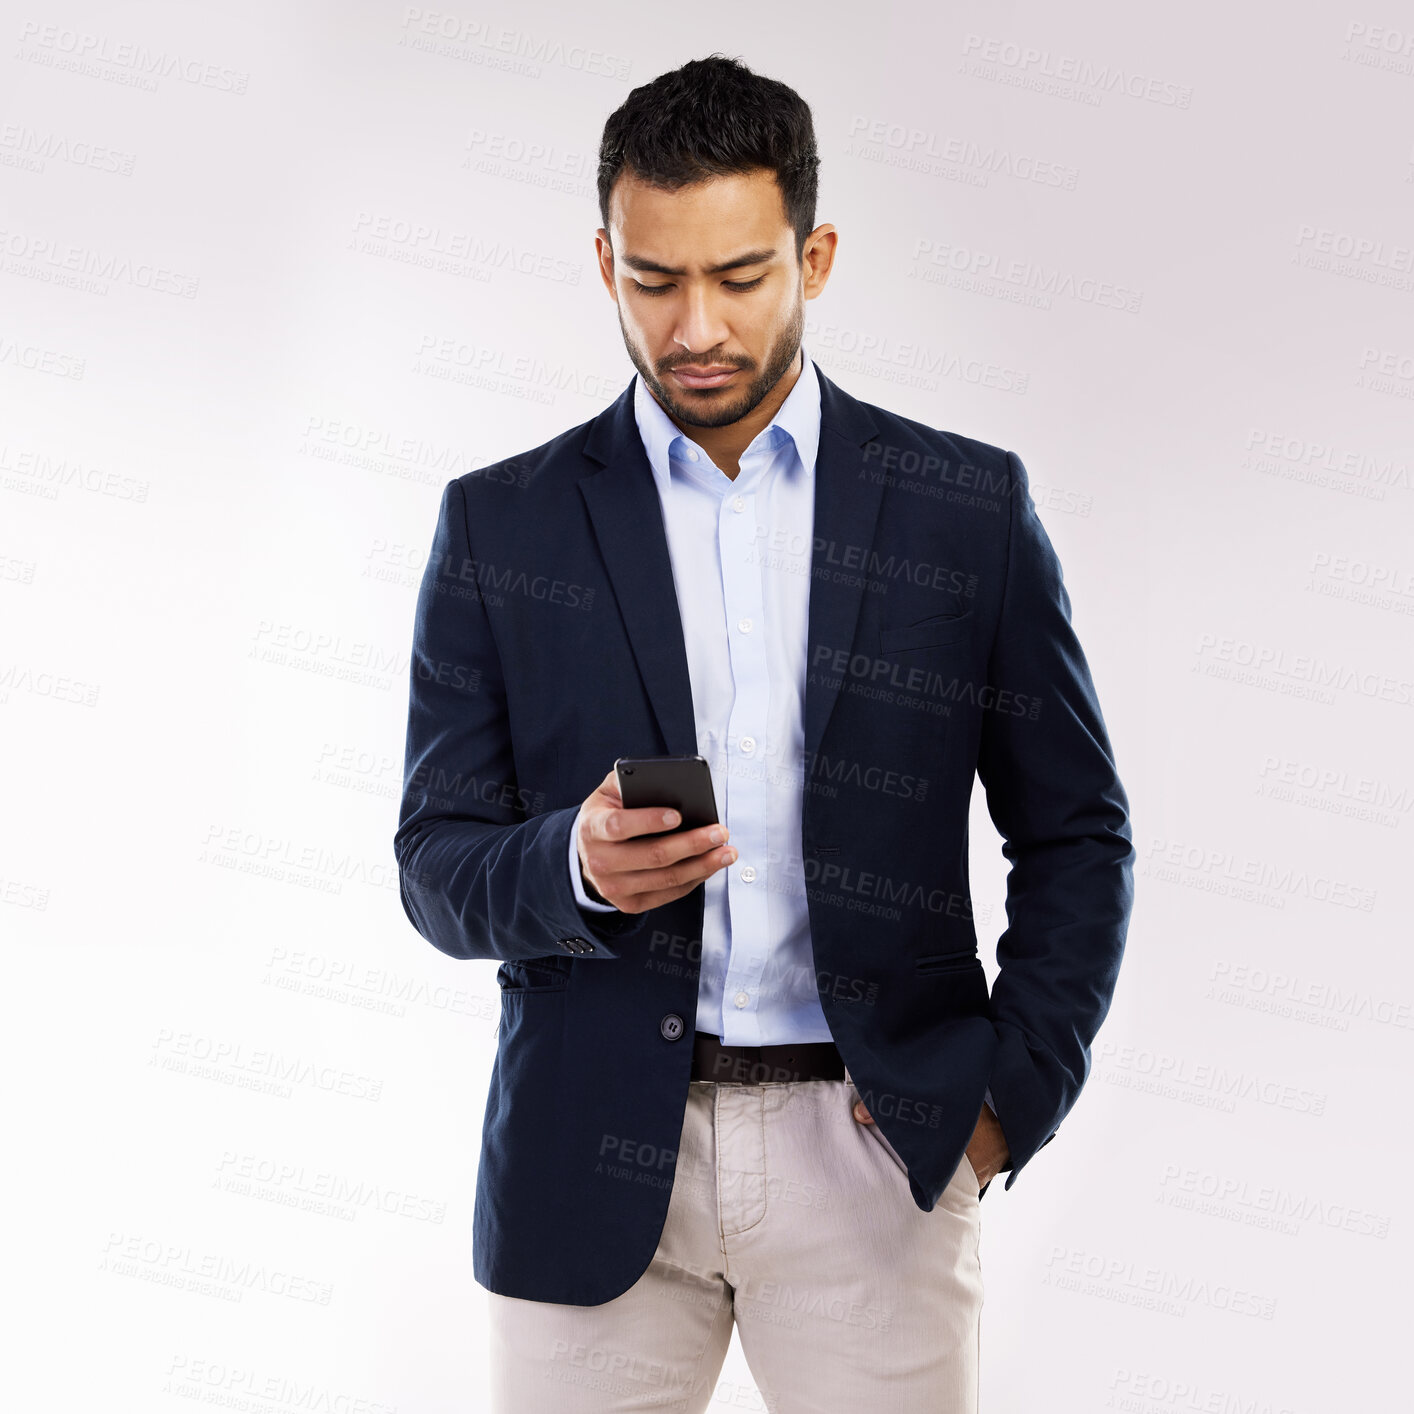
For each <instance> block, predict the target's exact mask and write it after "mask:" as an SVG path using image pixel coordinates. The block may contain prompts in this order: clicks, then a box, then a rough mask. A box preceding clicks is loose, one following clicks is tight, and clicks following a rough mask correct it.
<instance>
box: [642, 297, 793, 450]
mask: <svg viewBox="0 0 1414 1414" xmlns="http://www.w3.org/2000/svg"><path fill="white" fill-rule="evenodd" d="M615 308H617V309H618V310H619V331H620V333H622V334H623V339H624V347H625V348H626V349H627V350H628V356H629V358H630V359H631V360H632V361H633V366H634V367H635V368H636V369H637V370H638V376H639V377H640V378H642V379H643V381H644V383H645V384H646V385H647V387H648V391H649V392H650V393H652V394H653V396H654V397H655V398H657V400H658V401H659V403H661V404H662V406H663V408H664V409H665V411H666V412H667V413H668V414H669V415H670V416H671V417H673V418H674V419H675V420H676V421H678V422H680V423H682V424H684V425H685V426H688V427H727V426H730V425H731V424H732V423H733V422H740V421H741V419H742V418H743V417H745V416H746V415H747V414H748V413H750V412H751V410H752V409H753V408H755V407H756V406H757V405H758V404H759V403H760V402H761V401H762V400H763V399H764V398H765V397H766V396H767V394H768V393H770V391H771V389H772V388H774V387H775V386H776V384H777V383H779V382H780V381H781V379H782V378H783V377H784V376H785V374H786V372H787V370H788V369H789V368H790V367H791V365H792V364H794V362H795V356H796V354H797V353H799V352H800V341H801V338H802V336H803V335H804V333H805V300H804V299H803V298H801V297H800V296H798V295H797V297H796V301H795V308H794V309H793V310H792V311H791V315H790V319H789V320H788V321H787V323H786V327H785V328H784V329H783V330H782V331H781V333H780V334H778V335H777V336H776V339H775V340H774V342H773V343H772V344H771V347H770V349H769V350H768V352H767V355H766V361H765V363H764V364H761V365H758V364H755V363H742V362H741V361H740V360H739V359H730V358H713V357H712V356H711V355H710V354H701V355H698V354H688V353H684V354H683V356H682V357H681V358H675V359H673V361H672V362H671V363H669V364H668V365H667V366H666V367H665V368H664V370H663V373H664V377H659V375H658V372H657V370H655V369H654V368H653V366H652V364H651V363H650V362H649V360H648V359H647V358H645V357H644V355H643V352H642V350H641V349H639V348H638V346H637V345H636V344H635V343H634V342H633V339H632V338H630V336H629V332H628V330H627V329H626V328H625V327H624V318H623V309H622V308H621V307H620V306H618V305H615ZM690 363H705V364H714V363H726V364H730V365H731V366H732V367H734V368H741V369H744V370H746V372H747V373H748V374H749V375H750V376H749V377H748V379H747V383H746V386H745V387H744V388H739V387H737V386H736V384H735V382H733V383H732V384H730V385H728V386H726V387H721V388H703V389H701V390H699V391H696V392H693V391H691V390H689V389H686V388H679V387H678V386H677V384H675V383H673V382H672V381H670V380H668V379H667V378H666V375H667V374H668V373H669V372H670V371H671V370H672V369H674V368H680V367H682V366H683V365H685V364H690Z"/></svg>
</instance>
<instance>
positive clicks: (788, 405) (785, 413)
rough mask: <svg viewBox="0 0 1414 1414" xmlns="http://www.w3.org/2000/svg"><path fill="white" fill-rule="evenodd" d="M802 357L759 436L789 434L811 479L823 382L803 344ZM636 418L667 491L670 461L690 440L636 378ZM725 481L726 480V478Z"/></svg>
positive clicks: (660, 484)
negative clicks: (775, 430)
mask: <svg viewBox="0 0 1414 1414" xmlns="http://www.w3.org/2000/svg"><path fill="white" fill-rule="evenodd" d="M800 358H801V368H800V376H799V377H798V378H797V379H796V380H795V384H794V386H793V387H792V388H791V390H790V392H789V393H787V394H786V397H785V401H784V402H783V403H782V404H781V405H780V407H779V408H778V409H777V410H776V415H775V417H774V418H772V419H771V423H770V425H769V426H768V427H766V428H764V429H763V430H762V431H761V432H760V433H758V434H757V435H758V436H759V437H761V438H766V437H768V436H769V435H770V434H771V431H772V429H773V428H780V429H781V430H782V431H783V432H786V433H788V434H789V435H790V438H791V440H792V441H793V442H794V443H795V450H796V453H797V455H798V456H799V457H800V463H801V466H802V467H803V468H804V470H805V474H806V475H807V476H809V475H811V474H812V473H813V472H814V470H815V459H816V456H817V455H818V453H819V449H820V380H819V378H818V376H817V375H816V373H815V366H814V363H813V362H812V361H811V358H810V355H809V354H808V353H806V351H805V346H804V345H803V344H802V345H801V349H800ZM633 415H634V419H635V420H636V421H637V423H638V434H639V436H640V437H642V439H643V449H644V451H646V452H647V453H648V464H649V466H651V467H652V468H653V476H654V479H655V480H656V481H657V483H658V488H659V490H660V491H665V490H666V489H667V487H668V485H669V483H670V481H671V475H672V473H671V461H672V459H674V458H676V459H678V460H681V459H682V458H683V457H684V455H685V453H686V451H687V447H688V441H689V439H688V438H687V437H686V436H684V434H683V433H682V432H680V431H679V430H678V427H677V424H676V423H675V422H674V421H673V420H672V418H670V417H669V416H668V414H667V413H666V412H664V411H663V407H662V404H661V403H659V401H658V400H657V398H655V397H654V396H653V394H652V393H650V392H649V391H648V389H647V388H646V387H645V386H644V384H643V379H642V377H640V376H637V375H635V377H634V389H633ZM694 445H696V444H695V443H694ZM753 445H755V444H754V443H753ZM723 480H724V481H725V480H726V478H725V477H723ZM728 484H730V483H728Z"/></svg>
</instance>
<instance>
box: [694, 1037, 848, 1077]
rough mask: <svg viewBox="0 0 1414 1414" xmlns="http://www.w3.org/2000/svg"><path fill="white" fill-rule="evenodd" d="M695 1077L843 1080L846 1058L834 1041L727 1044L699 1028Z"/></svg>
mask: <svg viewBox="0 0 1414 1414" xmlns="http://www.w3.org/2000/svg"><path fill="white" fill-rule="evenodd" d="M692 1078H693V1079H694V1080H713V1081H717V1082H721V1083H725V1084H729V1085H764V1084H772V1083H775V1084H779V1083H781V1082H782V1081H789V1080H843V1079H844V1058H843V1057H842V1056H841V1055H840V1053H839V1051H838V1049H837V1048H836V1046H835V1043H834V1042H833V1041H806V1042H804V1043H802V1044H798V1045H797V1044H789V1043H787V1044H785V1045H780V1046H726V1045H723V1044H722V1038H721V1037H720V1036H714V1035H712V1033H711V1032H710V1031H697V1032H694V1033H693V1038H692Z"/></svg>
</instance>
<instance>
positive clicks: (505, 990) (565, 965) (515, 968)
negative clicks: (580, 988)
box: [496, 957, 571, 996]
mask: <svg viewBox="0 0 1414 1414" xmlns="http://www.w3.org/2000/svg"><path fill="white" fill-rule="evenodd" d="M570 965H571V964H570V960H569V959H568V958H558V957H543V958H541V957H537V958H533V959H531V960H530V961H529V962H503V963H502V964H501V965H500V967H498V968H497V969H496V981H497V983H498V985H499V986H500V988H501V993H502V995H503V996H504V995H507V994H511V993H516V994H519V993H522V992H525V993H534V992H563V991H564V990H565V988H566V987H568V986H569V984H570V973H569V969H570Z"/></svg>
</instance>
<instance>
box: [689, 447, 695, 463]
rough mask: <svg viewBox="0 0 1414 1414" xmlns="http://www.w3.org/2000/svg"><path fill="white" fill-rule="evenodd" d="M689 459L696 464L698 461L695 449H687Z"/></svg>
mask: <svg viewBox="0 0 1414 1414" xmlns="http://www.w3.org/2000/svg"><path fill="white" fill-rule="evenodd" d="M687 459H688V461H690V462H695V461H696V460H697V452H696V450H695V449H694V448H692V447H689V448H688V449H687Z"/></svg>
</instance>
